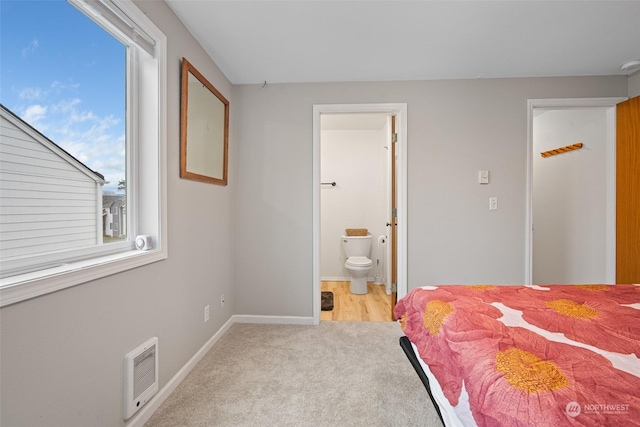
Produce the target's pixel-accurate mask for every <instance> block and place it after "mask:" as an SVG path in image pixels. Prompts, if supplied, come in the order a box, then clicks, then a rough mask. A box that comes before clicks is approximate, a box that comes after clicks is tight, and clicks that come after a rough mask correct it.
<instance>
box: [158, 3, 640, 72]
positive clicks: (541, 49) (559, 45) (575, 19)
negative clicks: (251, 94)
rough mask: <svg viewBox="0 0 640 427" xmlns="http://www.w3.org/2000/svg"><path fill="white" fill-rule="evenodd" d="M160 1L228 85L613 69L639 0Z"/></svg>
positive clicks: (631, 45) (626, 46) (634, 36)
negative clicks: (212, 62) (202, 48)
mask: <svg viewBox="0 0 640 427" xmlns="http://www.w3.org/2000/svg"><path fill="white" fill-rule="evenodd" d="M167 2H168V4H169V6H170V7H171V8H172V9H173V10H174V11H175V13H176V14H177V15H178V16H179V17H180V19H181V20H182V21H183V22H184V24H185V25H186V26H187V28H189V30H190V31H191V32H192V33H193V35H194V36H195V38H196V39H197V40H198V41H199V42H200V44H201V45H202V46H203V47H204V49H205V50H206V51H207V52H208V53H209V55H210V56H211V58H212V59H213V60H214V61H215V62H216V64H218V66H219V67H220V68H221V69H222V71H223V72H224V73H225V75H226V76H227V78H229V80H230V81H231V82H232V83H234V84H247V83H264V82H265V81H266V82H267V83H294V82H340V81H348V82H353V81H390V80H431V79H461V78H494V77H540V76H583V75H616V74H629V73H630V71H626V72H624V71H621V70H620V65H621V64H623V63H625V62H627V61H630V60H635V59H640V0H633V1H618V0H609V1H605V0H600V1H585V0H573V1H558V0H554V1H540V0H536V1H527V0H511V1H484V0H472V1H454V0H448V1H428V0H414V1H405V0H391V1H367V0H352V1H340V0H319V1H318V0H316V1H313V0H295V1H294V0H289V1H272V0H256V1H250V0H167ZM187 59H189V58H187Z"/></svg>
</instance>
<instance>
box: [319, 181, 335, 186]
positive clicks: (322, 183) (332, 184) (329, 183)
mask: <svg viewBox="0 0 640 427" xmlns="http://www.w3.org/2000/svg"><path fill="white" fill-rule="evenodd" d="M320 185H330V186H332V187H335V186H336V182H335V181H333V182H321V183H320Z"/></svg>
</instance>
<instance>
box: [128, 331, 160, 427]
mask: <svg viewBox="0 0 640 427" xmlns="http://www.w3.org/2000/svg"><path fill="white" fill-rule="evenodd" d="M157 391H158V337H153V338H151V339H150V340H148V341H147V342H145V343H144V344H142V345H140V346H139V347H137V348H136V349H134V350H133V351H130V352H129V353H127V355H126V356H125V357H124V419H125V420H126V419H129V418H131V416H132V415H133V414H135V413H136V411H138V409H140V408H142V406H143V405H144V404H145V403H147V401H149V399H151V397H152V396H153V395H154V394H156V393H157Z"/></svg>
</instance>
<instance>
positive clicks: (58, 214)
mask: <svg viewBox="0 0 640 427" xmlns="http://www.w3.org/2000/svg"><path fill="white" fill-rule="evenodd" d="M97 186H99V183H97V182H96V180H95V179H93V178H91V177H90V176H89V175H87V174H86V173H84V172H83V171H81V170H80V169H78V168H77V167H76V166H75V165H73V164H71V163H70V162H69V161H68V160H67V159H65V158H64V157H63V156H61V155H60V154H59V153H56V152H54V151H53V150H52V149H50V148H49V147H47V146H46V145H45V144H43V143H42V142H41V141H38V140H37V139H36V138H34V137H33V136H32V135H30V134H28V133H26V132H25V131H23V130H22V129H20V128H19V127H18V126H16V125H15V124H14V123H12V122H11V121H10V120H9V119H7V117H5V116H4V115H3V116H2V118H1V122H0V257H1V258H2V259H7V258H13V257H22V256H28V255H36V254H40V253H44V252H49V251H57V250H64V249H69V248H78V247H81V246H88V245H95V244H96V243H98V239H99V235H100V233H99V227H100V224H99V221H98V215H96V208H97V206H98V205H99V204H100V201H99V200H98V196H99V194H100V191H98V190H99V189H97V188H96V187H97Z"/></svg>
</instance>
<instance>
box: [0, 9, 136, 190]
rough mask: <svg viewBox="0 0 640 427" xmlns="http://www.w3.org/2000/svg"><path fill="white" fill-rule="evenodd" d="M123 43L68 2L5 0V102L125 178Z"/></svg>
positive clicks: (1, 98)
mask: <svg viewBox="0 0 640 427" xmlns="http://www.w3.org/2000/svg"><path fill="white" fill-rule="evenodd" d="M125 61H126V58H125V47H124V45H122V44H121V43H120V42H118V41H117V40H116V39H115V38H113V37H112V36H111V35H109V34H108V33H107V32H106V31H104V30H103V29H102V28H100V27H99V26H98V25H97V24H95V23H94V22H93V21H91V20H90V19H89V18H87V17H86V16H85V15H84V14H83V13H81V12H80V11H78V10H77V9H76V8H75V7H74V6H73V5H71V4H69V3H67V2H66V1H65V0H38V1H35V0H33V1H32V0H19V1H14V0H0V103H2V104H3V105H4V106H5V107H7V108H8V109H10V110H11V111H13V112H14V113H15V114H16V115H18V116H19V117H20V118H22V119H23V120H24V121H26V122H27V123H29V124H30V125H31V126H33V127H34V128H36V129H37V130H39V131H40V132H41V133H43V134H44V135H45V136H47V138H49V139H50V140H52V141H53V142H55V143H56V144H58V145H59V146H61V147H62V148H64V149H65V150H66V151H68V152H69V153H71V154H72V155H73V156H74V157H76V158H77V159H78V160H80V161H81V162H83V163H84V164H86V165H87V166H88V167H89V168H91V169H93V170H95V171H97V172H99V173H101V174H102V175H104V176H105V179H106V180H107V181H109V183H108V184H106V185H105V186H104V189H103V190H104V191H105V192H109V191H115V189H116V187H117V183H118V180H120V179H123V178H125V116H124V114H125Z"/></svg>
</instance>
